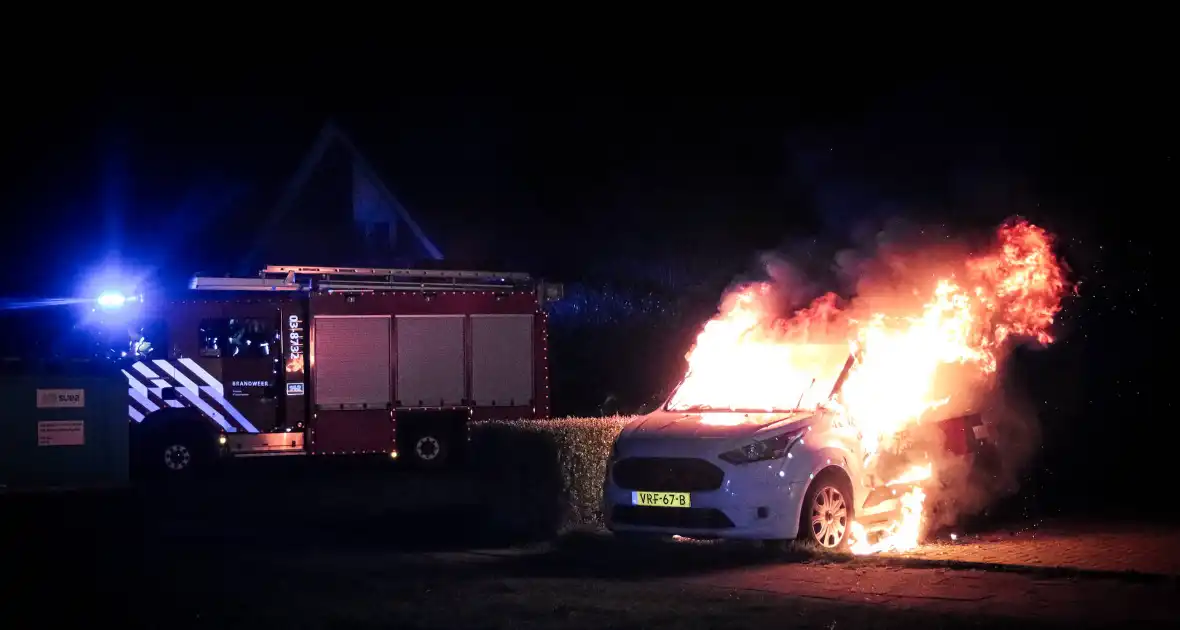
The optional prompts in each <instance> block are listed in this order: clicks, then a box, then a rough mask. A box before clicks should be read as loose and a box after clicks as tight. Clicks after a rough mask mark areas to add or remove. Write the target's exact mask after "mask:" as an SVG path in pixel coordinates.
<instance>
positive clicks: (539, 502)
mask: <svg viewBox="0 0 1180 630" xmlns="http://www.w3.org/2000/svg"><path fill="white" fill-rule="evenodd" d="M629 420H631V418H630V417H625V416H614V417H606V418H558V419H552V420H491V421H484V422H477V423H474V424H473V425H472V427H471V442H472V443H471V446H472V448H471V460H470V461H471V464H472V468H473V469H474V472H476V474H478V475H479V478H480V480H481V481H482V482H483V483H484V487H485V488H486V490H485V492H487V496H486V497H485V499H486V503H487V505H488V507H489V508H490V509H491V514H490V516H491V517H492V520H493V525H494V526H496V527H498V528H501V529H504V530H506V531H509V532H512V533H514V534H517V535H523V536H527V537H532V538H547V537H550V536H553V535H556V534H558V533H561V532H562V531H565V530H569V529H573V528H582V527H601V526H602V525H603V519H602V513H601V503H602V482H603V480H604V479H605V475H606V462H607V459H608V458H609V456H610V448H611V444H612V443H613V442H614V440H615V437H617V436H618V434H619V432H620V431H621V430H622V429H623V427H624V426H625V425H626V424H627V422H628V421H629Z"/></svg>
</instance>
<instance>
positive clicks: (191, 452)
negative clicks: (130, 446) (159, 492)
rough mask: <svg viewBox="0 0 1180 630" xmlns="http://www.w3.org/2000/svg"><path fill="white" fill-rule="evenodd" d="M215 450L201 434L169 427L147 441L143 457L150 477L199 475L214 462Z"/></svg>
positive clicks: (209, 441)
mask: <svg viewBox="0 0 1180 630" xmlns="http://www.w3.org/2000/svg"><path fill="white" fill-rule="evenodd" d="M215 449H216V447H215V446H214V444H213V442H212V441H211V438H209V436H207V435H205V434H204V433H203V432H199V431H191V430H185V429H184V428H182V427H176V428H168V429H166V430H163V431H160V432H159V433H157V434H156V435H154V436H152V437H151V438H150V439H148V440H147V442H146V444H145V448H144V452H143V453H142V456H143V458H144V460H145V462H144V463H145V464H146V468H147V471H148V472H149V474H152V475H153V476H156V477H164V478H182V477H192V476H195V475H198V474H200V473H201V472H202V471H204V470H205V468H206V467H207V466H208V464H209V463H210V461H211V460H212V459H213V457H214V454H215V452H216V451H215Z"/></svg>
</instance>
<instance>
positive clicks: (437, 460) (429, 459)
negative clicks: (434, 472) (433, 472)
mask: <svg viewBox="0 0 1180 630" xmlns="http://www.w3.org/2000/svg"><path fill="white" fill-rule="evenodd" d="M450 450H451V449H450V445H449V444H448V442H447V436H446V435H445V434H442V433H433V432H424V433H419V434H418V435H415V436H414V438H413V444H412V445H411V446H410V458H411V459H412V460H413V461H414V463H415V464H417V465H418V466H421V467H424V468H439V467H442V466H444V465H446V463H447V459H448V456H449V455H450Z"/></svg>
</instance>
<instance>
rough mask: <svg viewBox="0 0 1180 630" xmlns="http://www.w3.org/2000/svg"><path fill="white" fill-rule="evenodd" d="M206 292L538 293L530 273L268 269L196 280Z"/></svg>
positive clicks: (281, 267)
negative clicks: (248, 274)
mask: <svg viewBox="0 0 1180 630" xmlns="http://www.w3.org/2000/svg"><path fill="white" fill-rule="evenodd" d="M189 288H191V289H197V290H204V291H312V290H325V291H381V290H401V291H456V290H467V291H494V290H522V289H535V288H536V286H535V283H534V281H533V279H532V277H531V276H529V274H527V273H511V272H497V271H443V270H434V269H385V268H377V267H298V266H288V265H268V266H267V267H266V268H265V269H263V270H262V271H260V272H258V276H257V277H253V278H241V277H237V278H234V277H214V276H195V277H194V278H193V279H192V282H191V284H190V285H189Z"/></svg>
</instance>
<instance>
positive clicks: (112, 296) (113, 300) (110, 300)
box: [98, 291, 127, 309]
mask: <svg viewBox="0 0 1180 630" xmlns="http://www.w3.org/2000/svg"><path fill="white" fill-rule="evenodd" d="M126 302H127V297H126V296H125V295H123V294H122V293H119V292H118V291H104V292H103V293H102V294H101V295H99V296H98V305H99V306H100V307H102V308H105V309H112V308H120V307H122V306H123V304H125V303H126Z"/></svg>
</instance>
